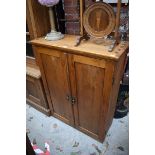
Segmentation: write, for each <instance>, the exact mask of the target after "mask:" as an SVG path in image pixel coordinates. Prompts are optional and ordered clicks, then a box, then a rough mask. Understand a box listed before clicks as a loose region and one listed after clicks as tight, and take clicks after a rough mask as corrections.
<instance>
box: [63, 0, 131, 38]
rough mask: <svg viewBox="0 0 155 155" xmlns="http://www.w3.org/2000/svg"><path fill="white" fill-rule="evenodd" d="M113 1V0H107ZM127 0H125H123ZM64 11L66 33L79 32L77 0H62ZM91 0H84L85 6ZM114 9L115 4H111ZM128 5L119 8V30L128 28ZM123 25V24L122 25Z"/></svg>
mask: <svg viewBox="0 0 155 155" xmlns="http://www.w3.org/2000/svg"><path fill="white" fill-rule="evenodd" d="M108 1H111V2H114V0H108ZM125 1H127V0H125ZM63 3H64V12H65V19H66V33H67V34H77V35H78V34H79V33H80V20H79V19H80V7H79V0H63ZM92 3H93V2H92V0H85V4H86V7H88V6H89V5H90V4H92ZM113 7H114V10H116V5H114V4H113ZM128 11H129V9H128V6H125V5H123V7H122V10H121V25H122V26H121V27H120V31H124V29H128V28H126V27H125V26H126V25H127V27H128V18H129V17H128ZM124 25H125V26H124Z"/></svg>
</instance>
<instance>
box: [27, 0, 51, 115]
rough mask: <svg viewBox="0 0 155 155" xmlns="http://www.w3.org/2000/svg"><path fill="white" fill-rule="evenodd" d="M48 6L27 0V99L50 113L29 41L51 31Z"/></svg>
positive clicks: (33, 0)
mask: <svg viewBox="0 0 155 155" xmlns="http://www.w3.org/2000/svg"><path fill="white" fill-rule="evenodd" d="M48 19H49V18H48V8H47V7H44V6H42V5H40V4H39V3H38V1H37V0H26V23H27V27H26V31H27V32H26V39H27V43H26V48H27V49H26V55H27V57H26V101H27V103H28V104H30V105H31V106H33V107H34V108H36V109H38V110H39V111H41V112H43V113H44V114H46V115H48V116H49V115H50V109H49V106H48V102H47V99H46V95H45V90H44V87H43V84H42V78H41V73H40V69H39V67H38V65H37V61H36V59H35V51H34V50H33V48H32V45H31V44H30V43H29V41H30V40H31V39H34V38H37V37H40V36H43V35H45V34H46V33H48V32H49V31H50V24H49V20H48Z"/></svg>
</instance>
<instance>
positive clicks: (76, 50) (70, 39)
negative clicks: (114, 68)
mask: <svg viewBox="0 0 155 155" xmlns="http://www.w3.org/2000/svg"><path fill="white" fill-rule="evenodd" d="M76 40H77V36H74V35H65V37H64V39H61V40H58V41H47V40H45V39H44V38H38V39H35V40H32V41H31V43H32V44H33V45H39V46H40V47H48V48H52V49H58V50H61V51H65V52H66V53H73V54H79V55H84V56H89V57H95V58H106V59H111V60H115V61H118V60H119V58H120V56H121V55H122V54H123V52H124V51H125V50H126V49H127V48H128V46H129V43H128V42H120V44H119V45H118V46H116V47H115V48H114V49H113V51H112V52H108V49H107V47H106V46H104V45H102V44H100V45H98V44H95V43H94V42H93V41H92V40H89V41H83V42H82V43H81V44H80V46H77V47H75V46H74V45H75V43H76Z"/></svg>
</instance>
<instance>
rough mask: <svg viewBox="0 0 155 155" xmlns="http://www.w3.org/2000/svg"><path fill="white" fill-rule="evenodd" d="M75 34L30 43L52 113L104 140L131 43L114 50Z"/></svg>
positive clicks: (110, 121)
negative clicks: (82, 38) (76, 42)
mask: <svg viewBox="0 0 155 155" xmlns="http://www.w3.org/2000/svg"><path fill="white" fill-rule="evenodd" d="M75 40H76V36H72V35H65V38H64V39H62V40H59V41H46V40H45V39H43V38H38V39H35V40H33V41H31V43H32V44H33V46H34V49H35V52H36V58H37V61H38V63H39V67H40V70H41V74H42V79H43V83H44V87H45V91H46V95H47V99H48V103H49V105H50V109H51V112H52V115H53V116H55V117H57V118H59V119H60V120H62V121H64V122H66V123H67V124H69V125H71V126H73V127H75V128H77V129H79V130H80V131H82V132H84V133H86V134H88V135H90V136H91V137H93V138H95V139H97V140H99V141H101V142H103V140H104V138H105V135H106V133H107V131H108V128H109V127H110V125H111V123H112V120H113V116H114V111H115V106H116V101H117V95H118V90H119V84H120V79H121V77H122V72H123V67H124V66H123V64H124V62H125V57H126V54H127V49H128V42H121V43H120V44H119V45H118V46H117V47H115V48H114V50H113V51H112V52H108V51H107V49H106V48H105V47H104V46H102V45H96V44H94V43H92V42H91V40H89V41H87V42H83V43H82V44H81V45H80V46H78V47H75V46H74V44H75Z"/></svg>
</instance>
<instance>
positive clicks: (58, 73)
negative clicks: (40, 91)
mask: <svg viewBox="0 0 155 155" xmlns="http://www.w3.org/2000/svg"><path fill="white" fill-rule="evenodd" d="M40 55H41V59H42V65H43V68H44V71H45V76H46V79H47V84H48V88H49V92H50V96H51V100H52V103H53V114H54V115H55V116H56V117H58V118H59V119H62V120H63V121H64V122H66V123H68V124H71V125H72V124H74V119H73V110H72V105H71V103H70V101H69V100H67V96H71V92H70V89H69V83H68V75H67V73H68V71H67V58H66V55H65V54H63V53H61V52H59V57H57V56H55V54H54V55H47V54H42V53H41V54H40Z"/></svg>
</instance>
